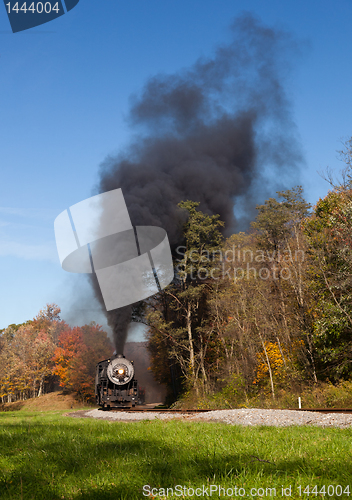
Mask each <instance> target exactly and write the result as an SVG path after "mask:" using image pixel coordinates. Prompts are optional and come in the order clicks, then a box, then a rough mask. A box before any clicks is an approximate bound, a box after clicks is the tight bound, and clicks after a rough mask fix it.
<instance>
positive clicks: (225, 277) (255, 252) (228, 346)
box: [145, 140, 352, 399]
mask: <svg viewBox="0 0 352 500" xmlns="http://www.w3.org/2000/svg"><path fill="white" fill-rule="evenodd" d="M351 152H352V140H350V141H348V143H347V149H346V151H345V152H344V158H345V160H346V165H347V166H346V169H345V170H344V172H343V179H342V181H340V182H338V183H334V182H333V181H332V179H331V177H330V178H329V180H330V184H331V190H330V191H329V193H328V194H327V195H326V196H325V197H324V198H323V199H320V200H319V201H318V203H317V204H316V206H315V207H311V206H310V205H309V204H308V203H307V202H306V200H305V199H304V197H303V190H302V188H301V187H300V186H296V187H294V188H293V189H290V190H286V191H282V192H278V193H277V197H276V198H270V199H269V200H267V201H265V203H264V204H263V205H259V206H257V216H256V218H255V220H254V221H253V222H252V223H251V229H250V231H248V232H247V233H244V232H240V233H237V234H233V235H232V236H231V237H230V238H227V239H223V238H222V236H221V229H222V226H223V223H222V222H221V221H220V220H219V216H209V215H207V214H204V213H202V212H201V211H200V210H199V204H198V203H196V202H193V201H183V202H181V203H180V204H179V207H180V208H181V209H182V210H184V211H185V213H186V214H187V223H186V224H185V226H184V229H183V236H184V242H183V245H182V246H180V247H178V249H176V251H175V280H174V281H173V283H172V284H171V285H170V286H169V287H167V288H166V289H165V290H164V291H162V292H161V293H159V294H158V295H157V296H155V297H153V298H152V299H149V300H148V301H147V302H146V304H145V317H146V322H147V324H148V328H149V330H148V331H149V333H148V335H149V350H150V353H151V356H152V369H153V373H154V374H155V376H156V377H157V379H158V380H159V381H160V382H166V383H167V384H168V386H169V389H170V393H171V394H172V393H174V394H177V393H178V394H179V393H180V392H181V393H182V392H185V391H191V392H193V393H194V394H195V395H196V396H200V395H204V394H214V393H217V392H219V391H225V393H226V390H231V391H232V393H233V392H234V391H241V393H242V394H245V396H246V397H247V395H248V396H251V395H255V394H259V393H263V392H264V393H267V394H271V396H272V398H274V399H275V398H276V396H277V393H278V391H280V390H281V389H283V388H286V389H287V387H289V388H292V389H294V388H295V386H296V387H301V386H302V384H316V383H318V382H319V381H329V382H331V383H336V382H338V381H340V380H348V379H349V378H350V377H351V375H352V342H351V339H352V302H351V298H352V296H351V292H352V175H351V172H352V169H351V160H352V154H351Z"/></svg>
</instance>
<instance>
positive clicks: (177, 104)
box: [98, 14, 300, 346]
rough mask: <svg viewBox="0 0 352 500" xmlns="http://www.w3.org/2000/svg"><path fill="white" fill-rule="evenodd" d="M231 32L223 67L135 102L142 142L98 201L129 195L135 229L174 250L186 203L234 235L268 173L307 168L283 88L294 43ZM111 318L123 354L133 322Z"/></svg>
mask: <svg viewBox="0 0 352 500" xmlns="http://www.w3.org/2000/svg"><path fill="white" fill-rule="evenodd" d="M231 32H232V41H231V42H230V43H229V44H227V45H224V46H221V47H219V48H218V49H217V50H216V52H215V55H214V57H212V58H209V59H200V60H198V61H197V62H196V63H195V64H194V65H193V66H192V67H191V68H189V69H187V70H182V71H180V72H179V73H177V74H174V75H157V76H155V77H154V78H151V79H150V80H149V81H147V83H146V85H145V87H144V88H143V91H142V93H141V95H140V96H135V97H133V99H132V102H131V110H130V116H129V121H130V124H131V125H132V127H133V128H134V130H135V131H136V132H138V134H139V135H138V136H137V139H135V140H134V142H133V143H132V144H131V145H130V147H129V148H128V150H127V151H125V152H124V153H121V154H120V155H119V156H118V157H109V158H107V159H106V160H105V162H104V163H103V164H102V166H101V171H100V182H99V186H98V190H99V192H105V191H109V190H112V189H116V188H122V191H123V194H124V197H125V200H126V203H127V207H128V209H129V213H130V216H131V220H132V224H133V225H155V226H161V227H163V228H164V229H166V231H167V233H168V236H169V239H170V242H171V244H172V245H177V243H178V242H179V238H180V213H179V209H178V208H177V204H178V203H179V202H180V201H181V200H193V201H199V202H200V207H199V208H200V210H202V211H204V212H206V213H208V214H220V217H221V219H222V220H223V221H225V224H226V231H227V232H228V233H231V231H233V230H235V229H236V227H237V228H238V222H239V218H238V217H237V218H236V216H235V212H236V203H238V202H239V201H240V203H241V210H242V212H243V210H245V211H247V212H248V213H249V212H251V214H252V213H253V208H254V207H255V204H256V203H258V196H260V195H263V193H264V192H265V190H266V189H268V188H269V184H270V185H271V187H272V184H273V181H270V182H269V181H268V180H266V178H265V176H266V172H267V171H268V167H270V170H271V172H272V173H273V172H274V175H272V177H274V176H276V177H279V178H280V179H283V178H284V177H285V176H287V174H290V173H295V172H296V171H297V164H298V163H299V161H300V155H299V152H298V148H297V144H296V141H295V135H294V126H293V123H292V121H291V118H290V112H289V103H288V99H287V97H286V94H285V91H284V88H283V80H284V77H285V75H286V73H287V70H288V69H289V67H288V64H287V60H288V59H290V58H291V57H292V54H293V53H294V51H295V50H296V47H295V44H294V42H292V40H291V39H290V37H289V36H288V35H287V34H285V33H283V32H279V31H277V30H275V29H272V28H268V27H265V26H263V25H262V24H261V23H260V21H258V20H257V19H255V18H254V17H252V16H251V15H249V14H244V15H242V16H241V17H240V18H238V19H237V20H236V21H235V22H234V24H233V25H232V28H231ZM280 187H283V186H280ZM261 199H262V196H261V197H260V201H261ZM108 314H109V316H110V319H111V325H113V330H114V332H116V337H115V341H116V342H120V344H119V346H121V345H123V342H124V340H123V339H124V336H125V332H126V329H127V326H128V323H129V319H130V317H129V313H128V311H127V309H126V310H125V309H124V310H116V311H113V312H112V313H111V314H110V313H108ZM117 328H118V330H117ZM121 342H122V344H121Z"/></svg>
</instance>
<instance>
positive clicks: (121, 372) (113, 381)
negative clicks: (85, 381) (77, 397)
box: [95, 354, 138, 409]
mask: <svg viewBox="0 0 352 500" xmlns="http://www.w3.org/2000/svg"><path fill="white" fill-rule="evenodd" d="M95 398H96V402H97V404H98V405H100V406H101V407H102V408H106V409H109V408H117V407H133V406H135V404H136V402H137V400H138V382H137V380H135V379H134V367H133V362H132V361H129V360H128V359H126V358H125V357H124V356H123V355H122V354H119V355H118V356H116V357H115V358H114V359H112V360H110V359H107V360H104V361H100V362H99V363H98V364H97V370H96V377H95Z"/></svg>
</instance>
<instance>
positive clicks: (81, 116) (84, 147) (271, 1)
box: [0, 0, 352, 329]
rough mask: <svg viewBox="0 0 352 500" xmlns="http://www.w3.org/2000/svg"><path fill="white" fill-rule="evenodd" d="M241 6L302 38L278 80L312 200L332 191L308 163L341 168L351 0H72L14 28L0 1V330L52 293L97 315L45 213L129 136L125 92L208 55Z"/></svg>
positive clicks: (82, 317) (74, 314) (350, 122)
mask: <svg viewBox="0 0 352 500" xmlns="http://www.w3.org/2000/svg"><path fill="white" fill-rule="evenodd" d="M243 11H248V12H252V13H254V14H255V15H256V16H258V17H259V18H260V20H261V21H262V22H263V23H265V24H267V25H268V26H272V27H278V28H281V29H284V30H286V31H289V32H290V33H291V34H292V36H293V37H294V38H295V39H296V40H297V41H299V42H300V43H301V55H300V56H296V57H295V58H294V60H292V61H291V64H292V68H293V69H292V71H291V73H290V75H289V77H288V79H287V85H286V90H287V93H288V96H289V98H290V100H291V104H292V108H291V111H292V116H293V119H294V122H295V124H296V127H297V134H298V137H299V141H300V144H301V147H302V151H303V155H304V163H303V165H302V171H301V183H302V185H303V187H304V189H305V194H306V197H307V199H308V201H309V202H311V203H313V204H314V203H315V202H316V201H317V200H318V199H319V197H322V196H324V195H325V194H326V193H327V191H328V188H329V186H328V184H327V183H326V182H325V181H324V180H323V179H322V178H321V177H320V176H319V174H318V173H317V171H322V170H324V169H325V168H326V166H328V165H329V166H330V167H331V168H332V169H336V170H339V169H340V168H341V167H342V163H341V162H340V161H339V160H338V158H337V153H336V151H337V150H338V149H341V148H342V144H341V140H344V139H348V138H349V137H350V136H351V135H352V98H351V81H352V64H351V63H352V55H351V54H352V51H351V49H352V30H351V21H352V1H351V0H339V1H338V2H333V1H324V0H319V1H318V0H314V1H313V0H311V1H307V0H306V1H301V0H295V1H291V0H285V1H282V0H267V1H266V2H263V0H259V1H254V0H246V1H242V0H237V1H234V0H218V1H215V0H202V1H199V0H187V1H186V0H177V1H176V0H164V1H161V0H148V1H147V0H100V1H99V2H98V1H96V0H80V2H79V4H78V5H77V7H75V8H74V9H73V10H72V11H71V12H69V13H68V14H66V15H64V16H62V17H60V18H58V19H56V20H55V21H52V22H50V23H48V24H45V25H42V26H39V27H38V28H34V29H32V30H28V31H25V32H20V33H17V34H12V33H11V31H10V25H9V21H8V19H7V16H6V11H5V7H4V8H3V9H2V11H1V9H0V95H1V109H0V113H1V115H0V116H1V119H0V141H1V148H0V187H1V198H0V279H1V289H0V290H1V291H0V294H1V297H0V298H1V300H0V329H1V328H4V327H6V326H7V325H8V324H10V323H21V322H23V321H26V320H27V319H31V318H32V317H33V316H35V315H36V314H37V313H38V311H39V309H41V308H42V307H44V306H45V304H46V303H48V302H56V303H58V304H59V305H60V306H61V308H62V311H63V314H62V315H63V317H64V319H67V320H68V321H70V322H71V323H72V324H75V323H80V322H85V321H91V320H94V319H95V320H96V321H98V322H102V321H103V319H102V316H101V315H100V314H99V313H98V312H97V310H96V309H97V306H96V305H95V304H94V300H93V298H92V296H91V294H90V290H89V287H88V286H87V285H85V281H84V277H83V276H79V275H70V274H68V273H65V271H63V270H62V269H61V267H60V263H59V260H58V257H57V253H56V247H55V240H54V232H53V221H54V219H55V217H56V216H57V215H58V214H59V213H60V212H61V211H63V210H64V209H66V208H67V207H69V206H70V205H72V204H74V203H77V202H78V201H81V200H83V199H85V198H87V197H89V196H90V195H91V194H92V190H93V188H94V185H95V184H96V182H97V180H98V168H99V164H100V163H101V162H102V161H103V160H104V158H105V157H106V156H107V155H109V154H115V153H117V152H119V151H120V150H121V148H123V147H124V146H125V145H127V144H128V142H129V141H130V140H131V138H132V137H133V130H131V129H130V128H129V126H128V124H127V123H126V117H127V114H128V110H129V102H130V96H131V95H132V94H136V93H137V94H138V92H139V91H140V90H141V89H142V87H143V85H144V83H145V82H146V80H147V79H148V78H149V77H151V76H153V75H156V74H159V73H174V72H176V71H178V70H179V69H181V68H185V67H188V66H190V65H192V64H193V63H194V61H195V60H197V59H198V58H199V57H202V56H211V55H212V54H213V52H214V49H215V48H216V46H217V45H219V44H222V43H226V42H227V41H229V39H230V32H229V29H228V28H229V25H230V24H231V22H232V20H233V19H234V18H235V17H236V16H238V15H239V14H240V13H241V12H243ZM288 187H290V186H288ZM274 194H275V193H273V195H274Z"/></svg>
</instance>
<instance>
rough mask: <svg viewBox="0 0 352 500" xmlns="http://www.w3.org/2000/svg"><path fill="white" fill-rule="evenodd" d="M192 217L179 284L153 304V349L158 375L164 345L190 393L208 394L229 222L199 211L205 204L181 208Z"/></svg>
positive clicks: (182, 249) (180, 251)
mask: <svg viewBox="0 0 352 500" xmlns="http://www.w3.org/2000/svg"><path fill="white" fill-rule="evenodd" d="M178 206H179V207H180V209H181V210H183V211H184V212H185V214H186V216H187V221H186V222H185V224H184V227H183V236H184V245H183V246H180V247H178V249H177V254H178V260H177V262H176V269H175V275H176V277H175V280H174V282H173V283H172V284H171V285H169V287H167V288H166V289H165V290H164V291H163V292H162V293H161V294H159V296H158V297H157V298H156V299H155V300H154V301H153V302H151V303H149V311H148V316H147V319H148V323H149V335H150V340H149V349H150V351H151V354H152V363H153V372H154V366H155V368H156V371H155V373H158V371H159V372H160V369H159V370H158V368H157V367H158V365H160V363H158V356H157V355H156V352H155V349H154V346H155V345H156V344H158V345H160V343H164V345H165V346H166V347H167V352H168V357H169V358H171V359H173V360H174V362H175V363H176V364H177V367H178V368H179V370H180V371H181V373H182V377H183V380H184V382H185V384H186V386H187V387H188V388H193V389H195V390H196V391H197V392H198V390H199V387H200V386H201V387H203V389H206V385H207V382H208V375H207V370H206V356H207V349H208V345H209V340H210V337H211V335H212V327H211V325H210V324H209V321H208V313H207V312H208V297H209V294H210V290H211V286H212V285H211V273H212V266H213V263H214V260H215V259H216V256H217V254H216V251H217V250H218V249H219V245H220V243H221V241H222V236H221V232H220V228H221V227H222V226H223V222H221V221H220V220H219V216H218V215H212V216H210V215H207V214H204V213H203V212H201V211H200V210H198V206H199V203H197V202H193V201H183V202H181V203H179V205H178Z"/></svg>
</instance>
